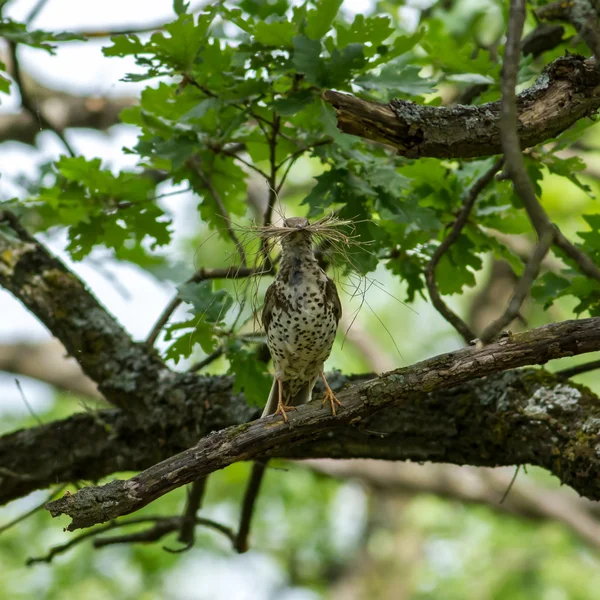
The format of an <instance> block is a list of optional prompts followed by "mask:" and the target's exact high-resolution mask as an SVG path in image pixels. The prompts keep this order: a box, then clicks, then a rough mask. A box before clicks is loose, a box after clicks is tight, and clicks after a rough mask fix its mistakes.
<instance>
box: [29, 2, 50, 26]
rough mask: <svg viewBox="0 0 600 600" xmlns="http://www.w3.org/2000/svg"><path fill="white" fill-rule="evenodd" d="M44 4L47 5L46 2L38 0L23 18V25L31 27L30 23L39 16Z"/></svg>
mask: <svg viewBox="0 0 600 600" xmlns="http://www.w3.org/2000/svg"><path fill="white" fill-rule="evenodd" d="M46 4H48V0H38V1H37V2H36V3H35V5H34V6H33V7H32V9H31V10H30V11H29V13H28V14H27V16H26V17H25V23H26V24H27V25H31V23H32V21H33V20H34V19H35V18H36V17H37V16H38V15H39V14H40V12H41V11H42V10H43V9H44V7H45V6H46Z"/></svg>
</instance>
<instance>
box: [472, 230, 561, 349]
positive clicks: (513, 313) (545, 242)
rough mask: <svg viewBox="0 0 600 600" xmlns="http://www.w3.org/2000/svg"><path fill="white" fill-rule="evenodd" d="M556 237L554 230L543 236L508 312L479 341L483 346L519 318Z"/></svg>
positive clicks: (511, 300)
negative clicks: (522, 306)
mask: <svg viewBox="0 0 600 600" xmlns="http://www.w3.org/2000/svg"><path fill="white" fill-rule="evenodd" d="M554 237H555V232H554V231H553V230H550V231H547V232H545V233H544V234H543V235H542V238H541V239H540V241H539V243H538V244H537V245H536V247H535V249H534V251H533V253H532V254H531V257H530V258H529V260H528V261H527V266H526V267H525V271H524V272H523V275H522V276H521V279H519V281H518V283H517V285H516V286H515V290H514V292H513V295H512V298H511V299H510V302H509V303H508V306H507V308H506V310H505V311H504V313H503V314H502V315H501V316H500V317H498V318H497V319H496V320H495V321H494V322H493V323H490V325H488V326H487V327H486V328H485V330H484V331H483V333H482V334H481V335H480V336H479V339H480V341H481V342H482V343H483V344H487V343H488V342H490V341H491V340H493V339H494V338H495V337H496V336H497V335H498V334H499V333H500V332H501V331H502V330H503V329H504V328H505V327H508V325H510V324H511V323H512V321H513V319H515V318H516V317H517V316H518V314H519V311H520V310H521V305H522V304H523V302H524V301H525V298H526V297H527V295H528V294H529V290H530V289H531V286H532V285H533V282H534V281H535V280H536V279H537V276H538V274H539V272H540V267H541V265H542V261H543V260H544V258H545V257H546V254H548V250H549V249H550V246H552V243H553V242H554Z"/></svg>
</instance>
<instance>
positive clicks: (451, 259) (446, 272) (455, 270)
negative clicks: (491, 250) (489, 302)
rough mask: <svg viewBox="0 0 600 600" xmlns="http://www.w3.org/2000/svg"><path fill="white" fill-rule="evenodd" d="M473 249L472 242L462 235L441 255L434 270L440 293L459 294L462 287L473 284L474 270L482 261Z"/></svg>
mask: <svg viewBox="0 0 600 600" xmlns="http://www.w3.org/2000/svg"><path fill="white" fill-rule="evenodd" d="M474 250H475V246H474V245H473V243H472V242H471V241H470V240H469V239H468V238H467V237H466V236H464V235H463V236H460V237H459V238H458V240H456V242H454V244H452V246H450V248H449V249H448V251H447V252H446V253H445V254H444V255H443V256H442V258H441V260H440V262H439V263H438V266H437V268H436V270H435V279H436V281H437V284H438V289H439V291H440V294H443V295H446V294H461V293H462V291H463V288H464V287H473V286H474V285H475V272H477V271H479V270H480V269H481V268H482V266H483V262H482V261H481V258H480V257H479V256H477V254H475V252H474Z"/></svg>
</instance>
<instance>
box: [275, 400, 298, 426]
mask: <svg viewBox="0 0 600 600" xmlns="http://www.w3.org/2000/svg"><path fill="white" fill-rule="evenodd" d="M288 410H296V407H295V406H286V405H285V404H284V403H283V402H279V403H278V404H277V410H276V411H275V412H274V413H273V417H276V416H277V415H281V416H282V417H283V420H284V421H285V422H286V423H289V420H288V418H287V414H286V412H287V411H288Z"/></svg>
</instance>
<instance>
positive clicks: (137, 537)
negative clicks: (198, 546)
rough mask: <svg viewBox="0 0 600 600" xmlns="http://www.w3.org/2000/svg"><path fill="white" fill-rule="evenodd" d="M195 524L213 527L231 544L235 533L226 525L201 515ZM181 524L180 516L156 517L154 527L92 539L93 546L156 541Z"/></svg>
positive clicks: (178, 527) (100, 546) (168, 550)
mask: <svg viewBox="0 0 600 600" xmlns="http://www.w3.org/2000/svg"><path fill="white" fill-rule="evenodd" d="M195 524H196V525H202V526H203V527H207V528H208V529H213V530H214V531H218V532H219V533H222V534H223V535H224V536H226V537H227V538H228V539H229V541H230V542H231V544H232V545H233V542H234V538H235V534H234V533H233V531H232V530H231V529H230V528H229V527H227V526H226V525H222V524H221V523H218V522H217V521H213V520H212V519H204V518H202V517H196V518H195ZM181 526H182V518H181V517H163V518H161V519H158V522H157V523H156V524H155V525H154V527H151V528H150V529H147V530H145V531H139V532H135V533H131V534H124V535H119V536H111V537H108V538H98V539H96V540H94V548H103V547H104V546H112V545H114V544H135V543H142V544H146V543H151V542H157V541H158V540H160V539H161V538H163V537H164V536H165V535H168V534H169V533H172V532H173V531H177V530H178V529H180V528H181ZM163 550H165V551H167V552H171V553H174V552H176V551H174V550H170V549H168V548H165V547H163Z"/></svg>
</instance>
